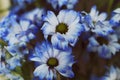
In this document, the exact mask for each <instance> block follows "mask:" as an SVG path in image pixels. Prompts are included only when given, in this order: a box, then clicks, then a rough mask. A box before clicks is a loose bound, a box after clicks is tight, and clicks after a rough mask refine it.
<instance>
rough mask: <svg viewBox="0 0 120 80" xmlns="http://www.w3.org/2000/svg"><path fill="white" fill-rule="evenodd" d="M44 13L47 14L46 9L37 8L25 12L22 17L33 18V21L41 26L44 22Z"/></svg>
mask: <svg viewBox="0 0 120 80" xmlns="http://www.w3.org/2000/svg"><path fill="white" fill-rule="evenodd" d="M43 15H45V10H44V9H39V8H35V9H33V10H32V11H29V12H26V13H25V14H23V15H22V16H21V18H22V19H27V20H31V21H32V22H33V23H37V24H38V26H41V24H42V23H43Z"/></svg>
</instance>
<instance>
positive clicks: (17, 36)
mask: <svg viewBox="0 0 120 80" xmlns="http://www.w3.org/2000/svg"><path fill="white" fill-rule="evenodd" d="M6 19H8V20H7V21H8V22H7V21H6V20H5V21H3V22H2V23H4V25H5V27H6V29H7V31H8V34H7V35H5V36H2V37H4V39H5V41H8V43H9V44H11V45H13V44H17V43H20V42H28V41H29V40H31V39H33V38H35V35H34V33H35V30H34V29H36V26H35V25H34V24H32V23H31V22H30V21H29V20H19V21H17V19H18V17H17V16H15V15H12V16H10V18H6ZM4 25H1V26H3V27H4ZM4 33H5V32H4Z"/></svg>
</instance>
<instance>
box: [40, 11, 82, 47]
mask: <svg viewBox="0 0 120 80" xmlns="http://www.w3.org/2000/svg"><path fill="white" fill-rule="evenodd" d="M44 20H45V23H44V24H43V26H42V28H41V30H42V31H43V34H44V37H45V39H47V38H48V36H49V35H51V36H52V37H51V42H52V44H53V45H54V46H55V47H56V48H60V49H65V48H66V47H68V44H70V45H71V46H74V45H75V43H76V41H77V40H78V36H79V35H80V34H81V32H82V31H84V26H83V25H82V24H80V23H79V21H80V17H79V13H77V12H75V11H73V10H61V11H60V12H59V14H58V15H57V16H56V15H55V14H54V13H53V12H52V11H48V13H47V16H46V17H45V18H44Z"/></svg>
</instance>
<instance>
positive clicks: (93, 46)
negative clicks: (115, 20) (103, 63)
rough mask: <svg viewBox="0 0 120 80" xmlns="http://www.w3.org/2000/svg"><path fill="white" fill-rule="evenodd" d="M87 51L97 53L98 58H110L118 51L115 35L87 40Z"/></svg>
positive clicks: (119, 48) (119, 45)
mask: <svg viewBox="0 0 120 80" xmlns="http://www.w3.org/2000/svg"><path fill="white" fill-rule="evenodd" d="M87 50H88V51H89V52H98V55H99V56H100V57H103V58H111V57H112V55H115V54H116V52H118V51H119V50H120V44H119V43H118V39H117V36H116V35H108V36H104V37H103V36H94V37H90V38H89V44H88V47H87Z"/></svg>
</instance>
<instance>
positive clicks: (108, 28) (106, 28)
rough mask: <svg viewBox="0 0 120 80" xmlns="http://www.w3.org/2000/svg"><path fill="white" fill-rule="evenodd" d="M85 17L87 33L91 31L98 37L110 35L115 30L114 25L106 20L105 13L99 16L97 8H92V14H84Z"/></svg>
mask: <svg viewBox="0 0 120 80" xmlns="http://www.w3.org/2000/svg"><path fill="white" fill-rule="evenodd" d="M83 13H84V14H85V16H84V17H83V23H84V26H85V29H86V31H88V30H90V31H92V32H94V33H96V34H98V35H103V36H104V35H108V34H109V33H112V32H113V31H114V30H113V29H112V25H110V24H109V21H108V20H106V18H107V14H106V13H105V12H103V13H101V14H99V11H97V9H96V6H93V7H92V8H91V11H90V13H86V12H83Z"/></svg>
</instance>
